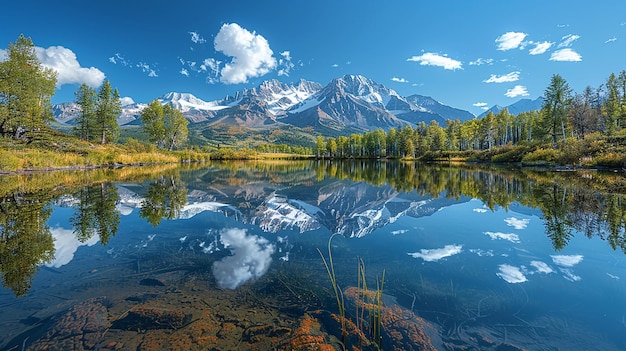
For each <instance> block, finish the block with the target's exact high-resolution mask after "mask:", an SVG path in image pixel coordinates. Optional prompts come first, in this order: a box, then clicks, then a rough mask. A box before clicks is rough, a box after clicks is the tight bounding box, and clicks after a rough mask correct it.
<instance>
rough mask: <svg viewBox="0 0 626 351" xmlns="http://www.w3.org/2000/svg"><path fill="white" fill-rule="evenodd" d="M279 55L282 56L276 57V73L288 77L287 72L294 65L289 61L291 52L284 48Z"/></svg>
mask: <svg viewBox="0 0 626 351" xmlns="http://www.w3.org/2000/svg"><path fill="white" fill-rule="evenodd" d="M280 56H282V57H281V58H280V59H278V71H277V72H276V73H277V74H278V75H279V76H285V77H289V73H290V72H291V70H292V69H293V68H294V67H295V65H294V64H293V62H291V52H290V51H287V50H285V51H283V52H281V53H280Z"/></svg>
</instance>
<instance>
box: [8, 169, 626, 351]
mask: <svg viewBox="0 0 626 351" xmlns="http://www.w3.org/2000/svg"><path fill="white" fill-rule="evenodd" d="M110 172H111V173H110V174H108V176H98V177H92V178H94V179H93V181H90V182H83V183H82V184H77V183H76V182H70V183H71V184H72V185H67V186H63V185H62V184H61V185H60V184H58V183H57V184H54V185H50V186H48V187H46V186H45V185H42V186H41V187H33V188H34V190H23V189H24V188H28V187H21V188H20V187H17V188H13V189H22V191H21V192H18V191H17V190H12V191H11V193H10V195H9V196H7V197H5V198H4V199H3V200H2V202H1V204H2V209H3V213H4V217H3V222H2V223H0V224H2V226H0V228H2V236H1V237H0V238H1V239H2V242H0V245H1V246H2V247H1V248H0V268H2V272H1V273H2V283H3V286H4V288H3V290H1V291H0V309H1V311H2V313H1V314H0V325H2V327H1V328H0V349H3V350H16V349H22V348H24V349H34V350H45V349H48V350H54V349H179V348H180V349H205V350H206V349H211V348H213V349H225V350H226V349H243V350H245V349H271V348H272V347H275V348H277V349H305V348H304V347H303V346H302V345H300V346H298V345H296V339H297V337H299V336H298V330H300V329H301V328H302V327H303V326H304V325H305V322H304V321H305V320H304V319H303V318H304V316H313V318H316V321H317V322H319V327H318V328H317V329H316V330H314V331H310V334H311V335H315V336H319V335H321V336H322V339H320V340H323V341H324V342H326V343H328V344H329V345H333V346H334V347H335V348H339V347H340V346H339V345H340V339H341V333H340V331H338V328H339V327H338V325H337V324H336V323H335V324H332V323H331V322H328V320H329V318H325V317H324V316H326V317H327V316H328V313H335V312H337V305H336V303H335V300H334V295H333V294H332V286H331V284H330V280H329V277H328V274H327V272H326V269H325V267H324V264H323V260H322V258H321V256H320V252H321V253H322V254H323V255H324V256H325V257H326V258H328V249H327V248H328V246H327V245H328V242H329V238H330V237H331V235H332V234H339V235H335V236H333V237H332V241H331V253H332V255H333V264H334V268H335V270H336V275H337V282H338V285H339V288H340V289H343V290H344V291H345V289H347V288H348V287H350V286H357V284H358V283H359V281H357V273H358V271H357V262H359V261H358V260H362V262H363V264H364V266H365V268H366V272H367V279H368V285H369V286H370V287H375V286H376V282H377V280H378V281H379V282H380V281H381V278H382V274H383V272H384V274H385V276H384V290H383V292H384V299H383V302H384V305H385V306H386V307H392V306H394V307H395V308H396V310H395V311H400V312H398V313H400V314H402V315H403V316H405V317H404V318H403V319H402V320H403V321H404V322H403V323H404V324H402V325H401V323H400V322H398V323H396V324H394V325H391V323H390V325H384V323H383V329H384V330H385V333H387V334H385V333H383V334H384V335H383V349H392V347H393V346H394V345H396V347H398V345H400V348H405V349H411V348H412V347H413V349H428V347H432V349H440V350H471V349H485V350H518V349H527V350H574V349H575V350H623V349H626V259H625V256H624V249H623V248H624V247H626V244H625V242H624V218H625V216H624V214H625V213H626V203H625V202H624V199H623V196H622V195H619V194H605V193H603V192H602V191H601V188H596V186H595V185H594V184H596V183H603V184H606V183H610V182H611V181H615V180H616V179H620V178H621V175H618V174H609V175H603V174H599V173H598V172H568V173H567V174H564V173H563V172H531V171H524V172H522V171H516V170H503V169H492V170H484V169H479V168H476V169H475V168H467V167H462V168H461V167H449V166H428V165H421V164H400V163H391V162H389V163H385V162H377V163H361V162H351V163H341V164H336V163H335V164H332V163H315V162H296V161H294V162H290V163H288V162H279V163H276V162H275V163H228V164H213V165H210V166H207V167H205V168H199V169H173V170H168V171H165V172H163V173H160V174H159V173H152V174H148V175H145V174H144V175H141V176H137V177H134V176H130V175H126V176H120V175H119V174H117V175H116V174H114V173H113V172H114V171H110ZM32 177H35V176H32ZM67 177H69V178H72V177H73V176H71V175H68V176H67ZM74 177H76V176H75V175H74ZM79 177H86V175H85V174H81V175H80V176H79ZM104 178H108V179H111V180H112V181H111V182H109V181H104V180H103V179H104ZM90 179H91V178H90ZM22 180H23V181H27V182H30V183H31V184H32V183H33V182H35V181H37V179H36V177H35V178H28V179H22ZM598 180H601V181H600V182H597V181H598ZM3 181H4V183H3V184H5V185H6V184H11V181H9V180H8V179H4V180H3ZM42 189H43V190H42ZM12 211H13V212H12ZM25 237H27V238H28V240H26V239H25V240H22V241H20V239H19V238H25ZM33 241H34V242H35V243H33ZM318 249H319V250H320V251H318ZM346 299H347V298H346ZM347 306H350V304H349V302H348V303H347ZM320 311H329V312H327V313H326V312H320ZM324 313H326V314H324ZM346 315H347V316H348V317H350V318H354V317H355V316H354V313H353V312H352V309H351V308H350V307H347V312H346ZM407 323H414V324H415V325H418V326H419V328H420V329H421V330H423V331H424V334H425V335H426V336H427V340H426V341H424V340H421V341H419V342H424V344H423V345H422V344H419V343H418V341H416V340H412V339H411V336H410V334H411V333H410V332H409V331H408V330H409V329H410V328H411V327H409V326H406V324H407ZM299 328H300V329H299ZM394 328H395V330H396V331H397V330H400V334H402V333H404V341H401V340H394V335H395V337H398V335H400V334H398V333H395V334H394V333H393V332H392V330H394ZM415 338H417V336H415ZM344 342H346V343H347V344H348V345H347V346H348V348H350V347H351V346H355V345H349V344H350V343H355V342H354V341H350V340H348V341H345V340H344ZM360 344H361V346H363V342H360ZM407 345H408V346H407ZM411 345H412V346H411ZM424 345H426V346H424ZM370 346H371V345H370ZM365 348H367V347H365ZM372 349H373V348H372Z"/></svg>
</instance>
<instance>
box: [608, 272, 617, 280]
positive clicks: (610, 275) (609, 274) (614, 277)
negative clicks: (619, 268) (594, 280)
mask: <svg viewBox="0 0 626 351" xmlns="http://www.w3.org/2000/svg"><path fill="white" fill-rule="evenodd" d="M606 275H608V276H609V277H610V278H613V279H615V280H619V276H617V275H613V274H611V273H607V274H606Z"/></svg>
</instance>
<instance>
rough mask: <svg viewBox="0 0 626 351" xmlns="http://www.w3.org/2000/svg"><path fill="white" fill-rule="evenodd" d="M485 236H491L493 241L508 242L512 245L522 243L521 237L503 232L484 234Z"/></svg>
mask: <svg viewBox="0 0 626 351" xmlns="http://www.w3.org/2000/svg"><path fill="white" fill-rule="evenodd" d="M483 234H485V235H487V236H489V237H490V238H491V240H498V239H499V240H507V241H510V242H512V243H516V244H518V243H520V240H519V236H518V235H517V234H514V233H501V232H483Z"/></svg>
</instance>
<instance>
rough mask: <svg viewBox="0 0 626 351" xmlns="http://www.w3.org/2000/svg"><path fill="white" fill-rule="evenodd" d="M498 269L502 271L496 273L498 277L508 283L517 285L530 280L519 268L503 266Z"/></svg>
mask: <svg viewBox="0 0 626 351" xmlns="http://www.w3.org/2000/svg"><path fill="white" fill-rule="evenodd" d="M498 268H499V269H500V272H499V273H496V275H497V276H498V277H500V278H502V279H504V280H505V281H506V282H507V283H511V284H517V283H523V282H525V281H527V280H528V279H526V276H525V275H524V273H522V271H521V270H520V269H519V268H518V267H514V266H510V265H508V264H501V265H500V266H499V267H498Z"/></svg>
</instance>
